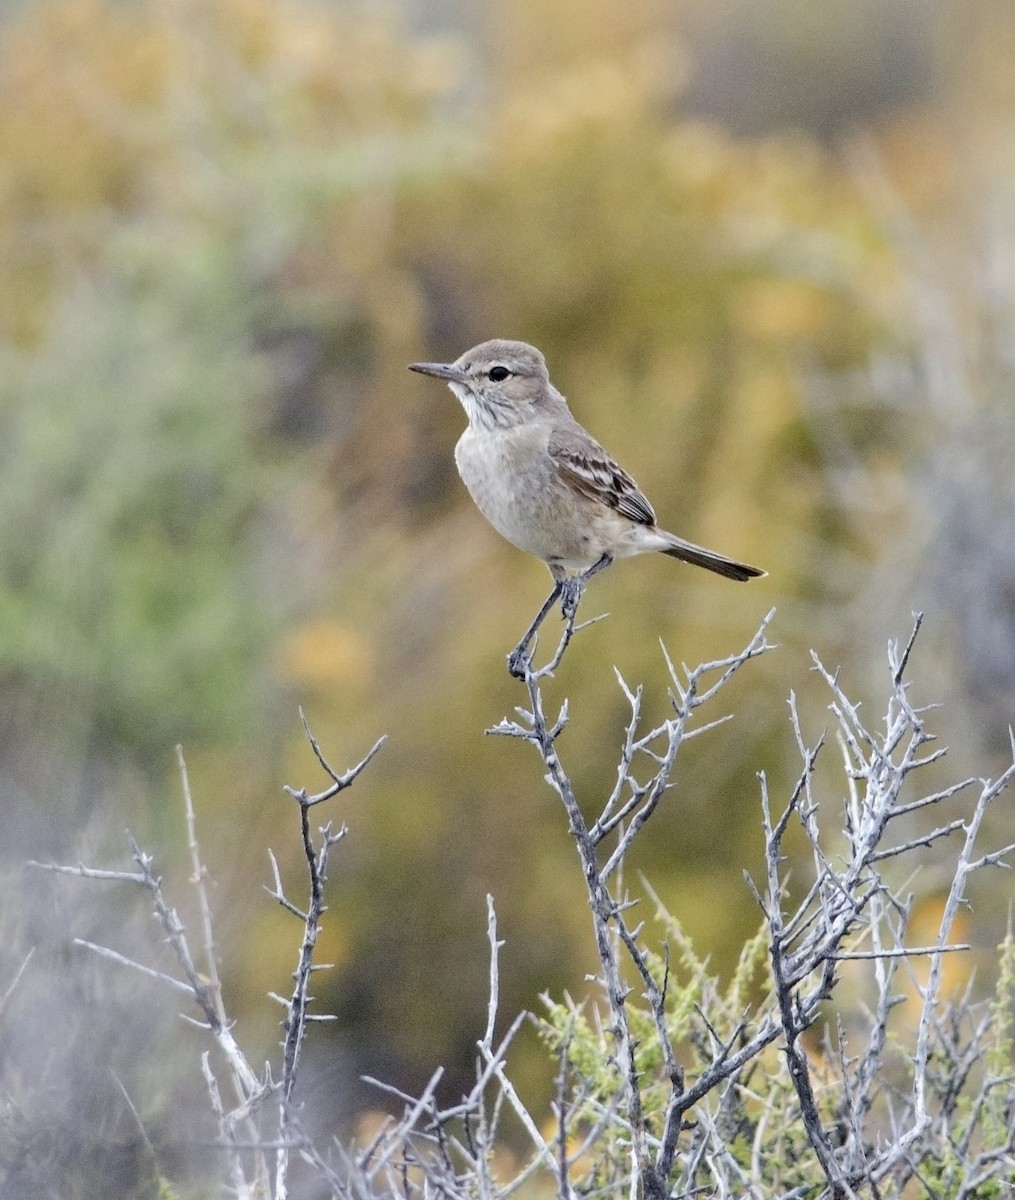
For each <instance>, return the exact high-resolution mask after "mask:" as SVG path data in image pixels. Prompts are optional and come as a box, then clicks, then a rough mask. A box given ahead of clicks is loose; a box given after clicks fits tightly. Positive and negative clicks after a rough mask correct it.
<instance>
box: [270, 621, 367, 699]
mask: <svg viewBox="0 0 1015 1200" xmlns="http://www.w3.org/2000/svg"><path fill="white" fill-rule="evenodd" d="M277 663H278V672H279V676H280V678H282V679H283V680H284V681H285V682H286V683H288V684H290V685H294V686H299V687H308V688H312V689H314V690H325V689H327V688H338V687H342V686H346V685H349V684H355V685H357V686H361V685H364V684H368V683H369V681H370V678H371V676H372V674H373V670H374V665H373V651H372V649H371V646H370V641H369V639H368V638H367V637H365V636H364V635H363V634H362V633H361V632H359V631H358V630H356V629H354V628H352V627H351V626H349V625H346V624H343V623H342V622H340V621H334V620H329V619H328V618H327V617H321V618H318V619H317V620H314V621H308V622H306V623H305V624H303V625H300V626H299V627H298V628H296V629H294V630H292V631H291V632H290V633H289V634H288V635H287V637H286V638H285V640H284V641H283V643H282V645H281V647H280V648H279V652H278V659H277Z"/></svg>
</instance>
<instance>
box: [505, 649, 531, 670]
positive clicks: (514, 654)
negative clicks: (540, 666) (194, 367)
mask: <svg viewBox="0 0 1015 1200" xmlns="http://www.w3.org/2000/svg"><path fill="white" fill-rule="evenodd" d="M531 666H532V655H531V654H530V653H529V647H528V645H527V644H526V643H525V642H522V643H520V644H519V645H517V646H515V648H514V649H513V650H512V651H511V653H510V654H509V655H508V656H507V669H508V674H509V675H510V676H511V677H512V678H513V679H524V678H525V672H526V671H527V670H528V669H529V668H530V667H531Z"/></svg>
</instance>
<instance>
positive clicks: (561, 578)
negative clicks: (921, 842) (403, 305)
mask: <svg viewBox="0 0 1015 1200" xmlns="http://www.w3.org/2000/svg"><path fill="white" fill-rule="evenodd" d="M409 370H410V371H419V372H421V373H422V374H424V375H433V376H436V378H438V379H443V380H444V381H445V382H446V383H447V384H448V386H449V387H450V388H451V390H452V391H453V392H454V394H455V395H456V396H457V397H458V399H459V400H460V401H461V403H462V407H463V408H464V409H465V414H466V416H467V417H468V419H469V425H468V428H467V429H466V430H465V432H464V433H463V434H462V436H461V438H460V439H459V442H458V445H457V446H456V447H455V462H456V463H457V464H458V471H459V474H460V475H461V477H462V479H463V481H464V483H465V486H466V487H467V488H468V489H469V492H470V494H471V496H472V498H473V500H474V501H475V502H476V505H477V506H478V508H479V510H480V511H481V512H482V513H483V515H484V516H485V517H486V519H487V520H488V521H489V522H490V524H491V525H493V527H494V528H495V529H496V530H497V531H498V533H500V534H502V535H503V536H504V537H505V538H507V540H508V541H509V542H511V543H512V544H513V545H515V546H517V547H518V548H519V549H520V550H527V551H528V552H529V553H530V554H534V555H536V557H537V558H541V559H542V560H543V562H545V563H546V565H547V566H548V567H549V568H550V573H551V574H552V575H553V579H554V583H555V585H556V586H555V589H554V592H553V594H552V595H551V597H550V599H549V600H548V601H547V603H546V605H545V606H544V610H543V613H541V614H540V616H539V617H537V619H536V622H535V623H534V626H533V629H531V630H530V631H529V633H528V634H527V635H526V638H525V639H523V642H522V645H521V646H520V647H519V650H521V649H522V648H523V647H524V646H525V645H526V644H527V640H528V639H529V638H531V635H532V633H533V632H534V630H535V628H536V627H538V624H539V621H540V620H541V619H542V617H543V616H544V615H545V613H546V611H548V610H549V607H550V605H551V604H552V603H553V601H554V599H555V598H556V597H557V595H561V594H562V595H563V601H564V611H565V615H570V614H573V612H574V607H575V605H576V604H577V601H578V598H579V597H580V595H581V591H582V588H583V587H584V584H585V582H586V581H587V580H588V579H589V578H591V576H592V575H594V574H595V573H596V572H597V571H601V570H602V569H603V568H604V567H607V566H609V565H610V563H611V562H613V560H614V559H615V558H628V557H630V556H631V555H635V554H647V553H649V552H650V551H659V552H661V553H663V554H669V555H671V556H672V557H674V558H680V559H683V561H684V562H688V563H694V564H695V566H699V567H705V568H707V569H708V570H709V571H715V572H716V573H717V574H719V575H724V576H725V577H726V578H727V579H735V580H738V581H741V582H742V581H744V580H747V579H752V578H754V577H756V576H759V575H764V574H765V572H764V571H762V570H760V569H759V568H758V567H751V566H748V565H747V564H746V563H742V562H738V561H737V560H736V559H732V558H727V557H726V556H725V555H723V554H717V553H716V552H715V551H713V550H706V549H705V548H704V547H703V546H696V545H695V544H694V543H693V542H687V541H684V539H683V538H679V537H677V536H676V535H675V534H672V533H667V532H666V531H665V530H663V529H660V528H659V526H658V525H657V524H656V515H655V512H654V511H653V509H652V505H651V504H649V502H648V500H647V499H646V497H645V495H644V494H643V493H642V491H641V490H640V489H639V487H638V485H637V484H636V483H635V481H634V480H633V479H632V478H631V476H630V475H628V473H627V472H626V471H625V470H624V469H623V468H622V467H621V466H619V465H618V464H617V463H616V462H615V461H614V460H613V458H611V457H610V455H609V454H607V452H606V451H605V450H604V449H603V447H602V446H601V445H600V444H599V443H598V442H597V441H596V440H595V438H594V437H592V435H591V434H590V433H588V432H587V431H586V430H585V429H584V428H583V427H582V426H581V425H579V424H578V422H577V421H576V420H575V419H574V417H573V416H572V415H571V411H570V409H569V408H568V406H567V401H566V400H565V399H564V397H563V396H562V395H561V394H560V392H558V391H557V389H556V388H555V387H554V386H553V384H551V383H550V377H549V375H548V373H547V370H546V360H545V359H544V358H543V355H542V354H541V353H540V352H539V351H538V350H537V349H536V348H535V347H534V346H529V345H526V344H525V343H524V342H511V341H504V340H501V339H497V340H494V341H490V342H483V343H482V344H481V345H479V346H476V347H474V348H473V349H472V350H467V351H466V352H465V353H464V354H463V355H462V356H461V358H459V359H458V360H457V361H456V362H453V363H425V362H421V363H411V364H410V366H409ZM568 572H576V573H577V574H575V575H571V576H569V575H568Z"/></svg>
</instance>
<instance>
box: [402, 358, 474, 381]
mask: <svg viewBox="0 0 1015 1200" xmlns="http://www.w3.org/2000/svg"><path fill="white" fill-rule="evenodd" d="M409 370H410V371H418V372H419V373H420V375H433V376H434V378H436V379H443V380H445V381H446V382H447V383H464V382H465V372H464V371H461V370H460V369H459V368H458V367H456V366H455V365H454V363H409Z"/></svg>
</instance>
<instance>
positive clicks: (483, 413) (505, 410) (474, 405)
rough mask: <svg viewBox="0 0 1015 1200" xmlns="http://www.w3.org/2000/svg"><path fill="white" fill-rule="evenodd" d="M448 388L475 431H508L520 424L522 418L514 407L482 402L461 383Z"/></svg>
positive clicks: (494, 402) (450, 385) (495, 402)
mask: <svg viewBox="0 0 1015 1200" xmlns="http://www.w3.org/2000/svg"><path fill="white" fill-rule="evenodd" d="M448 386H449V387H450V388H451V390H452V391H453V392H454V393H455V395H456V396H457V397H458V399H459V401H460V402H461V405H462V408H464V409H465V415H466V416H467V417H468V418H469V424H470V425H471V426H472V427H473V428H474V429H484V430H487V431H489V430H493V429H508V428H510V427H511V426H512V425H517V424H518V422H519V420H520V417H519V415H518V413H517V412H516V411H515V406H514V405H512V404H504V403H498V402H497V401H493V402H492V403H491V402H489V401H485V400H481V399H480V398H479V397H478V396H477V395H476V393H475V392H474V391H473V390H472V389H471V388H468V387H466V386H465V385H464V384H461V383H451V384H449V385H448Z"/></svg>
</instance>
